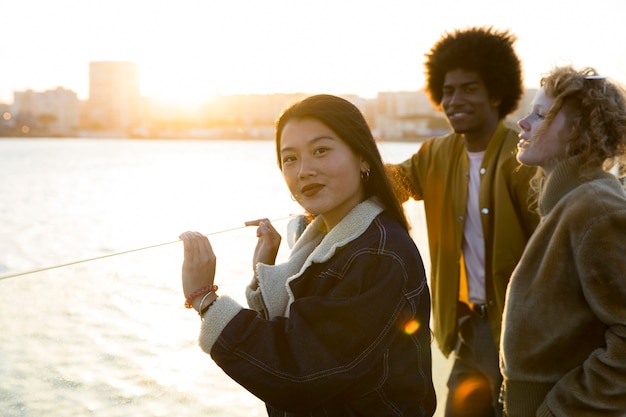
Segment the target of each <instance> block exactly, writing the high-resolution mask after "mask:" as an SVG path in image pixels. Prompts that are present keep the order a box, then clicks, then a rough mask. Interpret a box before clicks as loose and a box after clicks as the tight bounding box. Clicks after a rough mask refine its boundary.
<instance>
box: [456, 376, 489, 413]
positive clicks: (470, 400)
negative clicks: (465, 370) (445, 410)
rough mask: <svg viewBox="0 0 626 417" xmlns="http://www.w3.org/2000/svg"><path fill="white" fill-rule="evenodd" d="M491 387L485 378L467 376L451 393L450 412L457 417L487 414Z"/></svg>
mask: <svg viewBox="0 0 626 417" xmlns="http://www.w3.org/2000/svg"><path fill="white" fill-rule="evenodd" d="M490 408H491V389H490V388H489V383H488V382H487V380H486V379H485V378H480V377H469V378H467V379H466V380H464V381H463V382H461V384H459V386H458V387H457V389H456V391H455V392H454V393H453V395H452V411H453V412H452V414H453V415H455V416H459V417H479V416H484V415H488V414H489V410H490Z"/></svg>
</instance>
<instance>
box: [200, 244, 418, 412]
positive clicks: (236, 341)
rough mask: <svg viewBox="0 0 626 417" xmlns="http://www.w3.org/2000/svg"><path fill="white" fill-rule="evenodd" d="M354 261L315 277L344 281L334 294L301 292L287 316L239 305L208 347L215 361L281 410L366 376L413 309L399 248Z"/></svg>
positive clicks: (350, 387)
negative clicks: (396, 251) (262, 313)
mask: <svg viewBox="0 0 626 417" xmlns="http://www.w3.org/2000/svg"><path fill="white" fill-rule="evenodd" d="M349 264H350V265H349V266H348V267H347V268H348V269H347V270H345V271H342V274H341V276H338V275H335V276H334V275H333V271H332V270H325V271H322V272H321V273H320V274H319V275H317V276H315V277H313V279H315V280H320V279H321V280H328V282H336V280H338V279H339V280H340V282H339V283H338V284H336V286H335V287H334V288H333V289H332V291H330V295H323V296H321V295H320V296H316V295H312V296H305V297H301V298H296V300H295V301H294V302H293V303H292V305H291V307H290V312H289V317H288V318H287V317H274V318H273V319H272V320H265V319H263V318H262V317H260V316H259V315H257V314H256V313H255V312H253V311H250V310H242V311H240V312H239V313H238V314H237V315H236V316H235V317H233V319H232V320H231V321H230V323H229V324H228V326H226V327H225V328H224V330H223V331H222V333H221V335H220V337H219V338H218V339H217V341H216V343H215V344H214V345H213V347H212V349H211V352H210V353H211V356H212V357H213V359H214V360H215V362H216V363H217V364H218V365H219V366H220V367H221V368H222V369H223V370H224V371H225V372H226V373H227V374H228V375H229V376H230V377H231V378H233V379H234V380H236V381H237V382H238V383H240V384H241V385H242V386H244V387H245V388H246V389H248V390H249V391H250V392H252V393H253V394H254V395H256V396H257V397H259V398H260V399H262V400H263V401H265V402H266V403H268V404H271V405H272V406H274V407H277V408H279V409H282V410H306V409H309V410H310V409H312V408H316V407H318V406H320V405H322V404H325V403H326V402H328V401H329V400H330V399H331V398H336V397H337V396H339V395H341V393H345V392H346V391H351V392H354V390H355V389H356V387H358V385H359V381H360V378H361V377H363V376H364V375H371V372H372V368H373V367H380V366H381V365H380V364H381V360H380V358H381V357H382V356H383V352H384V351H385V350H386V349H387V348H388V347H389V345H390V344H391V343H392V341H393V339H394V338H397V337H402V336H401V334H402V332H401V327H399V325H398V323H399V322H402V321H403V320H404V321H408V320H409V319H410V318H411V317H413V315H414V314H415V311H411V310H412V309H411V308H409V307H408V302H407V297H406V281H407V270H406V268H405V262H404V260H403V259H402V258H401V257H399V256H398V255H397V254H388V253H384V254H374V253H372V252H371V251H367V250H363V251H361V252H360V254H358V255H354V256H353V257H352V258H351V260H350V262H349ZM413 273H415V272H414V271H413ZM422 274H423V270H422ZM309 278H311V277H309ZM422 278H424V277H423V276H422ZM423 281H424V286H423V288H421V291H426V292H427V291H428V287H427V286H426V284H425V278H424V279H423ZM318 284H320V282H318ZM293 285H298V284H297V283H293ZM321 285H325V284H324V283H321ZM330 285H333V284H330ZM426 300H428V298H426ZM426 303H428V301H426ZM383 373H384V369H381V375H380V378H381V380H382V379H383V378H384V377H383ZM370 389H371V386H370Z"/></svg>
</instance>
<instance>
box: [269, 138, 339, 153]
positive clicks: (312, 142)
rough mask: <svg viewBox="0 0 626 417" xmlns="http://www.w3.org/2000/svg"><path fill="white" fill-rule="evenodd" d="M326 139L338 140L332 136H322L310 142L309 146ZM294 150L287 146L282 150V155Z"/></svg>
mask: <svg viewBox="0 0 626 417" xmlns="http://www.w3.org/2000/svg"><path fill="white" fill-rule="evenodd" d="M324 139H330V140H337V138H334V137H332V136H328V135H320V136H315V137H314V138H313V139H311V140H309V141H308V142H307V144H309V145H314V144H315V143H316V142H319V141H320V140H324ZM293 149H294V148H293V147H291V146H286V147H284V148H280V153H281V154H282V153H283V152H286V151H291V150H293Z"/></svg>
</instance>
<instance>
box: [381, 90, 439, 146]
mask: <svg viewBox="0 0 626 417" xmlns="http://www.w3.org/2000/svg"><path fill="white" fill-rule="evenodd" d="M374 114H375V117H374V126H375V129H376V132H375V133H376V135H377V136H378V137H380V138H381V139H384V140H389V141H394V140H415V139H423V138H426V137H430V136H436V135H439V134H442V133H444V132H447V131H449V127H448V125H447V122H446V120H445V118H444V117H443V115H442V114H441V113H440V112H439V111H438V110H437V109H435V108H434V107H433V106H432V105H431V103H430V101H429V99H428V96H427V95H426V93H425V92H423V91H395V92H381V93H378V95H377V97H376V109H375V112H374Z"/></svg>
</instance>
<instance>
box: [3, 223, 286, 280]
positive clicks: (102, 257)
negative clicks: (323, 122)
mask: <svg viewBox="0 0 626 417" xmlns="http://www.w3.org/2000/svg"><path fill="white" fill-rule="evenodd" d="M291 217H292V216H287V217H283V218H279V219H274V220H271V221H272V222H278V221H281V220H287V219H289V218H291ZM246 227H248V226H238V227H233V228H231V229H224V230H219V231H217V232H212V233H208V234H205V235H204V236H207V237H208V236H214V235H218V234H222V233H228V232H234V231H236V230H241V229H245V228H246ZM178 242H182V240H181V239H178V240H172V241H170V242H164V243H157V244H156V245H150V246H144V247H141V248H136V249H129V250H124V251H121V252H115V253H109V254H106V255H100V256H94V257H92V258H87V259H81V260H78V261H71V262H66V263H62V264H58V265H52V266H46V267H43V268H38V269H31V270H29V271H24V272H18V273H15V274H9V275H4V276H1V277H0V281H2V280H5V279H10V278H17V277H20V276H23V275H30V274H35V273H37V272H44V271H49V270H51V269H58V268H63V267H66V266H71V265H77V264H82V263H85V262H91V261H97V260H99V259H105V258H110V257H113V256H119V255H125V254H128V253H132V252H139V251H142V250H146V249H153V248H158V247H160V246H166V245H171V244H174V243H178Z"/></svg>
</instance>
